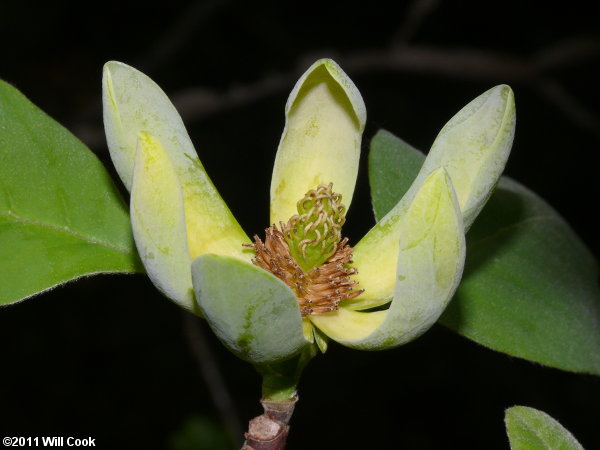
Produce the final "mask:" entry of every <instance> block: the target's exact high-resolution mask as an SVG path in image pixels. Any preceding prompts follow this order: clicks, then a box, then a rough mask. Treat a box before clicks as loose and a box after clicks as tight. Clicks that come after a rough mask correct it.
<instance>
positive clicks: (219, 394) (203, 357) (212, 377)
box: [182, 311, 242, 448]
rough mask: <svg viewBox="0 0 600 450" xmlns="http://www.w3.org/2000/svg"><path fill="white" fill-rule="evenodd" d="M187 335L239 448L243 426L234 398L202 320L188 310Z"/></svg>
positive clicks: (186, 318)
mask: <svg viewBox="0 0 600 450" xmlns="http://www.w3.org/2000/svg"><path fill="white" fill-rule="evenodd" d="M182 314H183V323H184V330H185V335H186V338H187V342H188V345H189V348H190V351H191V353H192V355H193V356H194V359H195V360H196V363H197V364H198V368H199V369H200V372H201V373H202V377H203V378H204V381H205V383H206V385H207V386H208V391H209V393H210V395H211V397H212V401H213V403H214V405H215V407H216V408H217V411H218V412H219V415H220V417H221V420H222V421H223V423H224V425H225V427H226V428H227V430H228V431H229V434H230V437H231V439H232V442H233V443H234V444H235V447H236V448H238V447H239V446H240V443H241V439H240V436H242V426H241V423H240V421H239V418H238V416H237V413H236V410H235V406H234V404H233V400H232V399H231V395H229V391H228V390H227V387H226V386H225V382H224V381H223V376H222V374H221V371H220V370H219V366H218V364H217V362H216V360H215V358H214V356H213V354H212V351H211V350H210V347H209V346H208V344H207V343H206V336H204V333H203V331H202V329H201V328H200V323H199V322H200V321H199V320H197V319H196V317H195V316H193V315H191V314H190V313H188V312H185V311H184V312H182Z"/></svg>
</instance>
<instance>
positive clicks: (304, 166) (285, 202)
mask: <svg viewBox="0 0 600 450" xmlns="http://www.w3.org/2000/svg"><path fill="white" fill-rule="evenodd" d="M103 104H104V123H105V129H106V136H107V141H108V145H109V149H110V153H111V157H112V160H113V162H114V164H115V167H116V169H117V171H118V173H119V176H120V177H121V179H122V180H123V183H124V184H125V186H126V187H127V189H129V190H130V191H131V222H132V228H133V232H134V236H135V241H136V245H137V248H138V251H139V254H140V256H141V259H142V261H143V262H144V265H145V267H146V270H147V273H148V275H149V277H150V279H151V280H152V282H153V283H154V284H155V285H156V287H157V288H158V289H159V290H160V291H161V292H162V293H163V294H164V295H166V296H167V297H168V298H170V299H171V300H173V301H175V302H176V303H178V304H179V305H180V306H182V307H184V308H186V309H188V310H190V311H192V312H194V313H196V314H198V315H200V316H201V317H204V318H205V319H206V320H207V321H208V323H209V325H210V326H211V328H212V329H213V331H214V332H215V333H216V335H217V336H218V337H219V339H220V340H221V341H222V342H223V343H224V344H225V345H226V346H227V347H228V348H229V349H230V350H231V351H233V352H234V353H235V354H237V355H238V356H239V357H241V358H243V359H245V360H247V361H250V362H252V363H255V364H260V363H270V362H275V361H279V360H284V359H287V358H290V357H291V356H293V355H295V354H297V353H298V352H300V351H301V350H302V349H303V348H305V346H307V345H311V344H313V343H316V344H318V345H319V347H320V348H321V349H322V350H323V351H324V350H325V348H326V340H325V338H324V336H328V337H329V338H331V339H333V340H335V341H337V342H339V343H341V344H343V345H346V346H348V347H352V348H358V349H367V350H377V349H386V348H392V347H396V346H398V345H401V344H404V343H406V342H408V341H410V340H412V339H414V338H415V337H417V336H419V335H421V334H422V333H423V332H425V331H426V330H427V329H428V328H430V327H431V326H432V325H433V323H435V321H436V320H437V319H438V317H439V316H440V314H441V313H442V311H443V310H444V308H445V307H446V305H447V304H448V302H449V300H450V299H451V298H452V295H453V293H454V291H455V290H456V287H457V286H458V283H459V281H460V278H461V275H462V270H463V265H464V258H465V230H466V229H468V227H469V226H470V225H471V223H472V222H473V220H474V219H475V217H476V216H477V214H478V213H479V211H480V210H481V208H482V207H483V205H484V203H485V202H486V200H487V199H488V197H489V196H490V194H491V191H492V189H493V187H494V186H495V184H496V182H497V180H498V178H499V176H500V174H501V172H502V170H503V168H504V165H505V163H506V159H507V157H508V154H509V152H510V147H511V145H512V139H513V134H514V125H515V109H514V100H513V94H512V91H511V90H510V88H509V87H508V86H497V87H495V88H493V89H490V90H489V91H487V92H485V93H484V94H482V95H481V96H479V97H477V98H476V99H475V100H473V101H472V102H471V103H469V104H468V105H467V106H466V107H465V108H463V109H462V110H461V111H460V112H459V113H458V114H457V115H456V116H455V117H453V118H452V119H451V120H450V122H448V124H447V125H446V126H445V127H444V128H443V129H442V130H441V132H440V134H439V135H438V137H437V138H436V140H435V142H434V144H433V146H432V148H431V150H430V152H429V154H428V157H427V159H426V161H425V163H424V165H423V167H422V169H421V171H420V174H419V175H418V177H417V178H416V180H415V181H414V183H413V185H412V187H411V188H410V189H409V191H408V192H407V194H406V195H405V196H404V198H403V199H402V200H400V201H399V202H398V204H397V205H396V206H395V207H394V208H393V209H392V210H391V211H390V212H389V213H388V214H387V216H385V218H383V219H382V220H381V221H380V222H379V223H377V224H376V225H375V226H374V227H373V228H372V229H371V231H369V233H367V235H366V236H365V237H364V238H363V239H362V240H361V241H360V242H359V243H358V244H357V245H356V247H355V248H354V249H352V247H350V246H349V245H348V242H347V239H344V238H343V237H342V232H341V228H342V225H343V224H344V221H345V213H346V211H347V208H349V207H350V203H351V201H352V194H353V191H354V186H355V182H356V176H357V172H358V161H359V155H360V145H361V136H362V132H363V129H364V125H365V120H366V111H365V105H364V103H363V100H362V97H361V95H360V93H359V91H358V89H357V88H356V86H355V85H354V84H353V82H352V81H351V80H350V79H349V78H348V76H347V75H346V74H345V73H344V72H343V71H342V70H341V69H340V67H339V66H338V65H337V64H336V63H335V62H333V61H331V60H329V59H322V60H319V61H317V62H315V63H314V64H313V65H312V66H311V67H310V68H309V69H308V70H307V71H306V73H304V75H302V77H301V78H300V80H298V82H297V84H296V86H295V87H294V89H293V91H292V93H291V94H290V97H289V99H288V102H287V104H286V108H285V114H286V124H285V129H284V131H283V136H282V138H281V141H280V144H279V148H278V151H277V156H276V159H275V167H274V170H273V177H272V181H271V226H270V227H269V228H268V229H267V230H266V233H265V236H264V237H261V236H258V235H257V236H255V238H254V241H251V240H250V239H249V238H248V236H247V235H246V234H245V233H244V231H243V230H242V228H241V227H240V225H239V224H238V222H237V221H236V219H235V218H234V216H233V215H232V213H231V212H230V210H229V209H228V207H227V205H226V204H225V203H224V202H223V200H222V199H221V197H220V196H219V194H218V192H217V190H216V189H215V187H214V185H213V184H212V183H211V181H210V179H209V178H208V176H207V174H206V172H205V170H204V168H203V166H202V163H201V162H200V160H199V158H198V155H197V154H196V151H195V150H194V147H193V145H192V143H191V141H190V139H189V137H188V135H187V132H186V130H185V127H184V125H183V122H182V120H181V118H180V117H179V115H178V113H177V111H176V110H175V108H174V107H173V105H172V104H171V102H170V101H169V99H168V98H167V96H166V95H165V93H164V92H163V91H162V90H161V89H160V88H159V87H158V86H157V85H156V84H155V83H154V82H153V81H152V80H150V79H149V78H148V77H147V76H145V75H144V74H142V73H140V72H139V71H137V70H135V69H133V68H131V67H129V66H127V65H125V64H122V63H118V62H109V63H107V64H106V65H105V68H104V77H103ZM385 306H387V308H386V307H385ZM376 307H377V308H376ZM374 308H375V310H373V309H374Z"/></svg>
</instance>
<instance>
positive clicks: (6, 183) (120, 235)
mask: <svg viewBox="0 0 600 450" xmlns="http://www.w3.org/2000/svg"><path fill="white" fill-rule="evenodd" d="M141 271H143V269H142V268H141V265H140V263H139V260H138V257H137V252H136V250H135V246H134V243H133V237H132V234H131V228H130V225H129V217H128V213H127V207H126V206H125V205H124V204H123V201H122V200H121V198H120V196H119V193H118V191H117V190H116V188H115V186H114V185H113V182H112V180H111V179H110V176H109V175H108V173H107V172H106V170H105V169H104V167H103V166H102V164H101V163H100V161H98V159H97V158H96V157H95V156H94V155H93V154H92V152H91V151H90V150H89V149H88V148H86V147H85V146H84V145H83V144H82V143H81V142H80V141H79V140H78V139H77V138H75V137H74V136H73V135H72V134H71V133H69V131H67V130H66V129H65V128H63V127H62V126H61V125H59V124H58V123H56V122H55V121H54V120H52V119H51V118H50V117H48V116H47V115H46V114H44V113H43V112H42V111H40V110H39V109H38V108H37V107H36V106H35V105H33V104H32V103H31V102H30V101H29V100H27V99H26V98H25V97H24V96H23V95H22V94H21V93H20V92H19V91H18V90H16V89H15V88H13V87H12V86H10V85H8V84H7V83H5V82H2V81H0V305H4V304H9V303H13V302H16V301H19V300H23V299H25V298H27V297H30V296H32V295H35V294H37V293H39V292H42V291H44V290H47V289H50V288H52V287H54V286H56V285H59V284H61V283H64V282H66V281H69V280H73V279H75V278H78V277H81V276H84V275H91V274H95V273H108V272H110V273H115V272H120V273H123V272H141Z"/></svg>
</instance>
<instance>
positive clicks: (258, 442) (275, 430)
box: [242, 397, 298, 450]
mask: <svg viewBox="0 0 600 450" xmlns="http://www.w3.org/2000/svg"><path fill="white" fill-rule="evenodd" d="M297 402H298V397H296V398H294V399H293V400H291V401H287V402H270V401H266V400H263V401H262V402H261V403H262V405H263V409H264V413H263V414H262V415H260V416H257V417H255V418H254V419H252V420H251V421H250V422H249V424H248V432H247V433H245V434H244V437H245V438H246V441H245V442H244V445H243V447H242V450H283V449H284V448H285V443H286V440H287V437H288V434H289V431H290V426H289V425H288V424H289V421H290V419H291V417H292V414H293V413H294V408H295V406H296V403H297Z"/></svg>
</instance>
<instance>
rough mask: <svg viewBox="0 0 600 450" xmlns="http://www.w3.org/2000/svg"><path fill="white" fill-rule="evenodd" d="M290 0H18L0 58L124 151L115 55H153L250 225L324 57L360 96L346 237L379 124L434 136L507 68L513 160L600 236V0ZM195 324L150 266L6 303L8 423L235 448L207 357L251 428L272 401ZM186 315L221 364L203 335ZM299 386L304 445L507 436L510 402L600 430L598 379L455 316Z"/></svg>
mask: <svg viewBox="0 0 600 450" xmlns="http://www.w3.org/2000/svg"><path fill="white" fill-rule="evenodd" d="M280 3H281V2H275V1H270V2H260V1H259V2H239V3H237V2H233V1H226V0H221V1H219V0H214V1H206V2H199V3H192V2H185V1H176V0H171V1H169V2H163V3H161V4H159V5H157V6H151V5H150V4H149V3H139V4H134V3H127V2H120V3H109V2H106V3H95V4H94V3H89V4H87V3H86V4H84V3H83V2H79V3H72V4H71V3H68V2H64V3H54V4H52V5H50V4H49V5H48V6H43V3H41V2H40V3H39V4H35V5H34V3H33V2H26V1H21V2H7V3H4V4H3V5H2V13H1V14H0V42H2V52H1V56H0V77H1V78H3V79H5V80H7V81H8V82H10V83H12V84H14V85H15V86H16V87H17V88H19V89H20V90H22V91H23V92H24V93H25V94H26V95H27V96H28V97H29V98H30V99H31V100H32V101H33V102H34V103H36V104H37V105H38V106H39V107H41V108H42V109H43V110H45V111H46V112H47V113H48V114H50V115H51V116H53V117H54V118H56V119H57V120H59V121H60V122H61V123H62V124H64V125H65V126H67V127H68V128H69V129H71V130H72V131H73V132H74V133H75V134H76V135H77V136H79V137H80V138H81V139H82V140H83V141H84V142H86V143H87V144H88V145H89V146H90V148H92V149H93V150H94V151H95V152H96V153H97V155H98V156H99V157H100V158H101V159H102V160H103V161H104V162H105V163H106V165H107V167H111V165H110V164H109V158H108V152H107V149H106V146H105V143H104V140H103V139H104V138H103V134H102V121H101V103H100V79H101V69H102V64H103V63H104V62H105V61H107V60H110V59H116V60H120V61H123V62H126V63H129V64H131V65H134V66H135V67H137V68H139V69H140V70H142V71H144V72H145V73H147V74H148V75H150V76H151V77H152V78H153V79H154V80H155V81H156V82H157V83H158V84H159V85H161V86H162V87H163V89H164V90H165V91H166V92H167V93H168V94H169V95H170V96H171V97H172V98H173V99H174V101H175V103H176V104H177V105H178V107H179V108H180V110H181V113H182V116H183V118H184V120H185V121H186V124H187V126H188V130H189V132H190V135H191V137H192V140H193V141H194V143H195V145H196V148H197V149H198V153H199V154H200V157H201V158H202V161H203V163H204V165H205V167H206V169H207V171H208V173H209V174H210V176H211V177H212V179H213V181H214V182H215V184H216V185H217V187H218V189H219V190H220V192H221V194H222V196H223V197H224V199H225V201H226V202H227V203H228V205H230V207H231V209H232V210H233V212H234V214H235V215H236V217H238V219H239V221H240V222H241V224H242V225H243V227H244V228H245V230H246V231H247V232H248V234H254V233H256V232H261V231H262V229H263V228H264V227H265V226H266V225H267V221H268V192H269V183H270V172H271V169H272V163H273V158H274V155H275V150H276V148H277V143H278V141H279V138H280V135H281V130H282V128H283V120H284V117H283V107H284V103H285V100H286V98H287V95H288V93H289V91H290V90H291V88H292V86H293V84H294V82H295V80H296V79H297V78H298V76H299V75H300V74H301V73H302V72H303V71H304V70H305V69H306V68H307V67H308V66H309V65H310V64H311V63H312V62H313V61H314V60H315V59H316V58H318V57H321V56H329V57H332V58H334V59H335V60H336V61H338V62H339V63H340V65H341V66H342V67H343V68H344V69H345V70H346V72H347V73H348V74H349V75H350V76H351V77H352V79H353V80H354V82H355V83H356V84H357V86H358V88H359V89H360V91H361V93H362V95H363V97H364V99H365V103H366V105H367V111H368V125H367V129H366V131H365V134H364V140H363V157H364V161H363V164H362V166H361V173H360V177H359V181H358V183H359V184H358V189H357V192H356V194H355V195H356V197H355V200H354V202H353V205H352V209H351V210H350V212H349V217H348V222H347V223H348V225H347V227H345V230H346V233H347V234H348V235H349V237H350V238H351V241H352V242H357V240H358V239H359V238H360V237H361V236H362V235H363V234H364V233H365V232H366V231H367V230H368V229H369V227H370V226H372V224H373V218H372V215H371V208H370V203H369V197H368V195H369V190H368V181H367V176H366V164H365V163H366V155H367V149H368V142H369V140H370V138H371V137H372V136H373V134H374V133H375V132H376V130H377V129H379V128H381V127H383V128H386V129H388V130H390V131H392V132H393V133H395V134H397V135H399V136H402V137H403V138H404V139H406V140H407V141H408V142H410V143H412V144H413V145H415V146H416V147H418V148H421V149H424V150H426V149H428V147H429V146H430V145H431V143H432V142H433V139H434V138H435V135H436V134H437V132H438V131H439V129H440V128H441V126H442V125H443V124H444V123H445V122H446V121H447V120H448V119H449V118H450V117H451V116H452V115H453V114H454V113H455V112H457V111H458V110H459V109H460V108H461V107H462V106H463V105H464V104H466V103H467V102H468V101H470V100H471V99H472V98H474V97H475V96H477V95H479V94H480V93H481V92H483V91H484V90H486V89H488V88H490V87H491V86H493V85H495V84H499V83H507V84H510V85H511V86H512V87H513V89H514V91H515V96H516V102H517V116H518V119H517V132H516V138H515V143H514V147H513V152H512V155H511V158H510V160H509V163H508V166H507V170H506V172H507V173H508V174H509V175H510V176H512V177H513V178H515V179H517V180H519V181H521V182H523V183H525V184H526V185H527V186H529V187H530V188H532V189H533V190H535V191H536V192H538V193H539V194H540V195H541V196H542V197H544V198H545V199H547V200H548V201H549V202H550V203H551V204H552V205H554V206H555V207H556V209H557V210H558V211H559V212H560V213H561V214H563V215H564V216H565V217H566V218H567V219H568V220H569V221H570V223H571V224H572V225H573V227H574V229H575V230H576V231H577V232H578V234H579V235H580V236H581V237H582V239H583V240H584V241H585V242H586V243H587V244H588V245H589V246H590V247H591V249H592V251H593V252H594V253H595V254H596V255H598V254H600V241H599V239H598V229H599V224H600V219H598V216H597V214H598V207H599V202H598V195H599V194H600V188H599V187H598V178H599V177H598V166H597V165H596V161H597V159H598V158H597V153H598V150H599V144H600V126H599V124H600V118H599V111H600V108H599V107H598V105H599V102H598V97H599V96H600V88H599V87H598V79H599V75H600V64H599V61H600V30H599V29H598V25H597V23H598V20H597V15H596V14H595V13H594V12H593V10H592V9H591V8H592V6H591V5H593V4H594V2H583V1H570V2H565V3H562V4H560V6H551V5H549V4H548V3H546V2H524V1H504V2H498V3H494V2H475V1H464V2H463V1H456V2H437V1H432V0H429V1H413V2H395V3H391V4H389V5H386V4H385V3H379V2H369V3H366V4H362V5H361V6H359V7H351V5H350V4H345V3H343V4H342V3H340V4H339V6H337V7H336V8H334V7H333V6H329V7H327V6H325V5H326V2H316V3H311V2H302V3H298V4H295V5H294V6H293V7H285V8H282V7H281V6H280ZM110 170H112V168H111V169H110ZM113 173H114V172H113ZM115 179H117V178H115ZM118 184H119V186H120V182H119V183H118ZM191 325H192V326H191V327H190V320H189V318H187V319H186V316H185V315H184V313H183V312H182V311H180V310H179V309H178V308H177V307H176V306H175V305H173V304H171V303H170V302H168V301H167V300H165V299H164V298H162V297H161V296H160V295H159V294H158V292H157V291H156V290H155V289H154V288H153V286H152V285H151V284H150V282H149V281H148V280H147V279H146V278H145V277H144V276H141V275H138V276H98V277H95V278H88V279H84V280H80V281H78V282H76V283H71V284H69V285H67V286H63V287H59V288H57V289H55V290H54V291H52V292H49V293H46V294H43V295H41V296H39V297H36V298H33V299H30V300H27V301H25V302H22V303H20V304H16V305H13V306H10V307H6V308H2V309H1V310H0V348H1V352H0V357H1V358H2V362H1V363H0V434H2V436H5V435H9V436H44V435H56V436H58V435H62V436H77V437H87V436H91V437H94V438H96V443H97V446H98V447H100V448H109V449H138V448H139V449H142V448H144V449H163V448H168V449H177V450H179V449H187V448H197V449H210V448H214V449H219V448H227V447H225V446H223V445H224V444H223V443H222V441H223V439H226V435H227V431H226V430H227V427H226V426H225V425H224V424H225V423H226V422H227V420H223V414H222V410H223V407H222V405H223V399H222V398H221V400H219V402H218V403H219V404H220V405H221V410H220V409H219V407H218V406H217V405H216V404H215V400H214V397H213V396H211V392H212V393H214V392H216V387H215V386H214V385H213V386H212V387H208V386H207V384H206V382H205V378H204V375H203V371H202V370H201V369H200V367H204V368H205V369H206V368H211V369H213V370H220V371H221V373H222V380H223V381H224V383H225V386H226V388H227V390H228V392H229V395H230V396H231V397H232V398H233V403H234V406H233V408H231V409H229V415H230V416H231V413H232V411H233V415H234V416H235V417H234V418H233V419H231V417H230V419H229V422H230V423H231V422H235V421H238V422H239V424H241V425H238V427H242V428H245V423H246V421H247V420H248V419H249V418H251V417H252V416H254V415H256V414H258V413H259V412H260V411H259V404H258V398H259V395H260V379H259V376H258V375H257V374H256V373H255V372H254V370H253V369H252V367H251V366H250V365H248V364H246V363H243V362H241V361H240V360H237V359H236V358H235V357H234V356H232V355H231V354H229V353H228V352H227V351H226V350H225V349H224V348H223V347H222V346H221V345H220V344H219V343H218V341H217V340H216V338H214V336H213V335H212V334H211V333H210V331H209V330H208V328H207V327H206V326H205V324H204V323H202V322H201V321H200V320H198V321H192V323H191ZM190 329H192V330H194V331H196V332H197V331H198V330H200V332H201V333H202V335H203V336H204V337H203V338H201V339H200V341H199V342H200V343H203V345H204V347H205V349H208V350H209V351H210V352H211V353H212V356H213V358H214V361H213V362H212V363H211V362H210V361H209V360H207V356H206V353H205V351H204V352H203V351H200V352H198V350H197V349H196V350H193V349H192V348H191V346H190V340H189V338H188V333H189V331H190ZM196 343H198V341H196ZM199 359H202V360H203V362H202V363H201V364H200V365H199V364H198V360H199ZM300 397H301V401H300V403H299V405H298V408H297V410H296V413H295V414H294V417H293V420H292V433H291V436H290V442H289V446H288V448H290V449H308V448H311V449H312V448H314V449H326V448H332V449H338V448H339V449H342V448H343V449H362V448H368V449H371V448H372V449H400V448H401V449H508V447H509V446H508V441H507V438H506V436H505V431H504V425H503V422H502V420H503V413H504V409H505V408H507V407H509V406H512V405H515V404H521V405H527V406H532V407H535V408H539V409H541V410H544V411H546V412H548V413H549V414H551V415H552V416H553V417H555V418H556V419H558V420H559V421H561V423H563V425H565V426H566V427H567V428H568V429H569V430H570V431H572V432H573V434H574V435H575V436H576V437H577V438H578V439H579V440H580V442H581V443H582V444H583V446H584V447H586V448H587V449H588V450H590V449H593V448H600V444H599V442H600V430H598V425H599V424H600V401H599V400H600V379H598V378H597V377H592V376H585V375H576V374H571V373H567V372H561V371H559V370H555V369H548V368H543V367H541V366H539V365H536V364H533V363H530V362H527V361H523V360H519V359H516V358H512V357H509V356H506V355H503V354H499V353H495V352H493V351H490V350H488V349H485V348H483V347H481V346H479V345H477V344H475V343H473V342H471V341H468V340H467V339H465V338H463V337H461V336H458V335H456V334H454V333H453V332H451V331H449V330H447V329H445V328H443V327H441V326H436V327H434V328H433V329H432V330H431V331H430V332H428V333H427V334H426V335H425V336H423V337H422V338H420V339H419V340H417V341H415V342H413V343H411V344H409V345H406V346H404V347H401V348H399V349H396V350H393V351H388V352H381V353H366V352H358V351H352V350H349V349H346V348H343V347H341V346H338V345H335V344H331V345H330V350H329V351H328V352H327V354H326V355H325V356H320V357H318V358H316V359H315V360H313V362H312V363H311V364H310V365H309V367H308V369H307V370H306V371H305V374H304V377H303V380H302V383H301V385H300ZM225 409H226V408H225ZM225 416H227V414H225ZM233 429H234V434H235V438H236V439H239V437H240V436H239V433H238V432H236V431H235V425H234V426H233ZM236 442H237V441H236ZM194 445H195V447H194Z"/></svg>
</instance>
